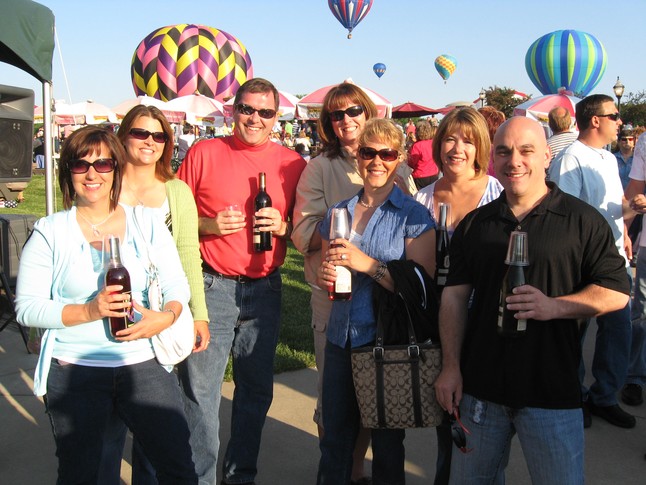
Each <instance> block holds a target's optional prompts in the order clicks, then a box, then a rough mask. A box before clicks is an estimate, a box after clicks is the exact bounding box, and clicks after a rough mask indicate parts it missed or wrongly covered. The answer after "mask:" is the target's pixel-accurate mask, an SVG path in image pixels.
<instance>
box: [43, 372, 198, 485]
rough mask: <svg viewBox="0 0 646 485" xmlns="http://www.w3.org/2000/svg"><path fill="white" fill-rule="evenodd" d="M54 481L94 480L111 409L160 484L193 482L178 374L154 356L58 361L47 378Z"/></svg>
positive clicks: (89, 481) (63, 482)
mask: <svg viewBox="0 0 646 485" xmlns="http://www.w3.org/2000/svg"><path fill="white" fill-rule="evenodd" d="M45 402H46V405H47V412H48V414H49V417H50V421H51V425H52V430H53V433H54V440H55V442H56V456H57V457H58V482H57V483H59V484H65V483H97V481H98V473H99V466H100V461H101V450H102V447H103V439H104V434H105V431H106V428H107V426H108V423H109V421H110V418H111V416H112V414H113V412H115V411H116V413H117V414H118V415H119V417H120V418H121V420H122V421H123V422H124V423H125V424H126V426H128V428H130V430H132V432H133V433H135V434H136V435H137V436H138V438H139V440H140V441H141V444H142V447H143V448H144V450H145V453H146V455H147V456H148V458H149V459H150V461H151V462H152V463H153V465H154V467H155V469H156V470H157V479H158V480H159V483H160V484H162V485H163V484H196V483H197V476H196V475H195V468H194V466H193V462H192V461H191V449H190V447H189V430H188V425H187V423H186V418H185V416H184V409H183V406H182V399H181V395H180V390H179V386H178V385H177V379H176V378H175V376H174V375H173V374H169V373H168V372H166V371H165V370H164V369H163V368H162V367H161V366H160V365H159V364H158V363H157V361H155V360H149V361H146V362H142V363H140V364H133V365H127V366H122V367H116V368H107V367H88V366H83V365H74V364H66V365H60V364H59V363H58V361H57V360H56V359H53V360H52V366H51V369H50V372H49V377H48V381H47V395H46V401H45Z"/></svg>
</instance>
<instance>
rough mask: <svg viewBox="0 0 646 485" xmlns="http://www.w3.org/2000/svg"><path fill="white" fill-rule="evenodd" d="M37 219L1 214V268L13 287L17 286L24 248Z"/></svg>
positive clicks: (27, 215) (21, 215)
mask: <svg viewBox="0 0 646 485" xmlns="http://www.w3.org/2000/svg"><path fill="white" fill-rule="evenodd" d="M37 219H38V218H37V217H36V216H34V215H31V214H26V215H25V214H0V265H2V266H1V267H0V268H1V270H2V271H4V274H5V275H6V277H7V279H8V280H9V284H10V285H11V287H15V286H16V279H17V277H18V266H19V265H20V256H21V255H22V247H23V246H24V245H25V243H26V242H27V238H29V235H30V234H31V231H33V230H34V223H35V222H36V220H37Z"/></svg>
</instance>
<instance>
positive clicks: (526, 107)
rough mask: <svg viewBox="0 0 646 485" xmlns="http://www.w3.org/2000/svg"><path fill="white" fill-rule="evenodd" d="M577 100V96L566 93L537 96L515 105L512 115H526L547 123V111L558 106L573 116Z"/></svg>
mask: <svg viewBox="0 0 646 485" xmlns="http://www.w3.org/2000/svg"><path fill="white" fill-rule="evenodd" d="M579 101H581V100H580V99H579V98H576V97H574V96H570V95H567V94H548V95H546V96H539V97H538V98H533V99H530V100H529V101H525V102H524V103H523V104H519V105H518V106H516V107H515V108H514V116H526V117H528V118H531V119H533V120H537V121H540V122H541V123H542V124H544V125H547V122H548V114H549V112H550V111H551V110H552V109H553V108H556V107H559V106H560V107H563V108H565V109H567V110H568V111H569V112H570V114H571V115H572V118H574V113H575V112H576V104H577V103H578V102H579Z"/></svg>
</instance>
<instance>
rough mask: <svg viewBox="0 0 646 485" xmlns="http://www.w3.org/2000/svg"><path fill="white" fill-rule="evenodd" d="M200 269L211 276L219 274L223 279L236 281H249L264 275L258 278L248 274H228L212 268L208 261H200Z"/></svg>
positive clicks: (256, 279)
mask: <svg viewBox="0 0 646 485" xmlns="http://www.w3.org/2000/svg"><path fill="white" fill-rule="evenodd" d="M202 271H204V272H205V273H208V274H210V275H213V276H219V277H220V278H224V279H225V280H234V281H237V282H238V283H251V282H252V281H258V280H260V279H262V278H264V276H261V277H260V278H251V277H249V276H245V275H242V274H240V275H230V274H222V273H220V272H219V271H216V270H214V269H213V268H212V267H211V266H210V265H209V264H208V263H205V262H202Z"/></svg>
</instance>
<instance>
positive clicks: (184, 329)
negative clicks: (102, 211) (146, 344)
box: [133, 207, 195, 365]
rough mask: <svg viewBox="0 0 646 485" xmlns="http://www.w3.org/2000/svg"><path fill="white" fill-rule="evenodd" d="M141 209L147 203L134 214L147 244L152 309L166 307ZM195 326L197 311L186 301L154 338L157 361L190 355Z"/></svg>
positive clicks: (164, 362) (176, 361) (173, 360)
mask: <svg viewBox="0 0 646 485" xmlns="http://www.w3.org/2000/svg"><path fill="white" fill-rule="evenodd" d="M138 209H139V210H138ZM141 210H143V207H135V209H134V211H133V214H134V221H135V226H136V227H137V230H138V231H139V234H140V235H141V238H142V239H143V240H144V241H145V244H146V252H145V256H144V257H145V258H146V259H147V260H148V261H147V264H145V265H146V267H147V270H146V273H147V275H148V306H149V308H150V309H151V310H153V311H156V312H158V311H161V310H162V308H163V301H164V300H163V295H162V289H161V285H160V284H159V271H158V270H157V266H156V265H155V263H154V262H153V261H152V259H151V257H150V253H151V248H150V242H149V241H148V238H147V237H146V236H145V235H144V232H143V229H142V223H143V217H144V215H143V214H141V213H138V212H140V211H141ZM194 328H195V325H194V323H193V314H192V313H191V310H190V309H189V308H188V305H184V306H183V308H182V311H181V313H180V314H179V315H178V316H177V320H176V321H175V322H174V323H173V324H172V325H171V326H170V327H168V328H167V329H165V330H162V331H161V332H160V333H158V334H157V335H154V336H152V337H151V338H150V340H151V342H152V344H153V350H154V351H155V358H156V359H157V361H158V362H159V363H160V364H161V365H175V364H179V363H180V362H181V361H183V360H184V359H186V357H188V356H189V355H190V354H191V352H193V345H194V343H195V330H194Z"/></svg>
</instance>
